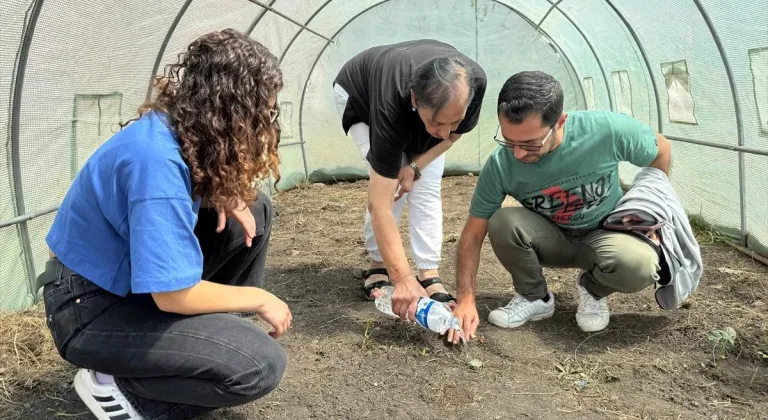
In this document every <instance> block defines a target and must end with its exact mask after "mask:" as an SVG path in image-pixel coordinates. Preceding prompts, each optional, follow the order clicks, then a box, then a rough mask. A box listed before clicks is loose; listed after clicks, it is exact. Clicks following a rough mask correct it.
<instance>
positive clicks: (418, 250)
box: [333, 84, 445, 270]
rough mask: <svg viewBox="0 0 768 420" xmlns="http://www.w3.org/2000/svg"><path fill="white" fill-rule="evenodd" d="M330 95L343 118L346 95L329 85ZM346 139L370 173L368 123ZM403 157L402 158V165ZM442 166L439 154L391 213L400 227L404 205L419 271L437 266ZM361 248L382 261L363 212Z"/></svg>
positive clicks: (355, 127)
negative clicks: (352, 142)
mask: <svg viewBox="0 0 768 420" xmlns="http://www.w3.org/2000/svg"><path fill="white" fill-rule="evenodd" d="M333 96H334V100H335V102H336V110H337V111H338V112H339V117H340V118H341V117H342V116H343V115H344V109H345V108H346V106H347V100H348V99H349V95H348V94H347V92H346V91H345V90H344V89H343V88H342V87H341V86H339V85H336V84H334V85H333ZM349 136H350V137H352V140H353V141H354V142H355V145H356V146H357V148H358V150H359V151H360V158H361V159H362V160H363V161H364V162H365V164H366V166H367V167H368V173H369V174H370V173H371V171H372V169H371V166H370V164H369V163H368V160H367V159H366V156H367V155H368V150H370V148H371V137H370V129H369V127H368V124H365V123H357V124H355V125H353V126H352V127H350V129H349ZM405 160H406V157H405V155H403V162H405ZM444 166H445V155H444V154H443V155H440V156H439V157H438V158H436V159H435V160H433V161H432V163H430V164H429V165H427V166H426V167H425V168H423V169H421V179H419V180H418V181H416V182H414V183H413V190H412V191H411V192H409V193H406V194H404V195H403V196H402V197H401V198H400V199H399V200H398V201H395V203H394V206H393V208H392V213H393V214H394V216H395V221H396V223H397V224H398V225H400V217H401V216H402V214H403V206H404V205H405V202H406V201H407V202H408V220H409V222H410V223H409V233H410V238H411V250H412V251H413V259H414V261H415V262H416V268H418V269H419V270H429V269H436V268H437V267H438V265H439V264H440V252H441V250H442V245H443V203H442V200H441V197H440V185H441V181H442V177H443V168H444ZM363 234H364V239H365V248H366V250H367V251H368V256H369V257H370V258H371V259H372V260H374V261H379V262H381V261H383V258H382V257H381V253H380V252H379V247H378V246H377V245H376V237H375V236H374V233H373V224H372V223H371V213H370V211H368V210H367V206H366V211H365V225H364V227H363Z"/></svg>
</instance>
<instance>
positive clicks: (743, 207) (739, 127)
mask: <svg viewBox="0 0 768 420" xmlns="http://www.w3.org/2000/svg"><path fill="white" fill-rule="evenodd" d="M693 2H694V3H696V7H697V8H698V9H699V12H700V13H701V17H703V18H704V22H705V23H706V24H707V27H708V28H709V32H710V34H711V35H712V39H713V40H714V41H715V45H717V51H718V52H719V53H720V58H721V59H722V60H723V66H725V73H726V74H727V75H728V83H729V84H730V85H731V96H733V108H734V111H735V112H736V132H737V135H738V141H739V143H738V144H739V146H744V121H743V120H742V118H741V103H740V102H739V94H738V91H737V89H736V81H735V79H734V78H733V70H732V69H731V64H730V62H729V61H728V56H727V55H726V54H725V48H723V43H722V42H721V41H720V36H718V34H717V30H716V29H715V25H713V24H712V20H711V19H710V18H709V14H708V13H707V11H706V10H705V9H704V6H702V4H701V0H693ZM745 172H746V170H745V167H744V153H742V152H739V205H740V209H739V210H740V214H741V238H740V239H741V244H742V245H744V246H746V245H747V200H746V190H745V184H746V176H745Z"/></svg>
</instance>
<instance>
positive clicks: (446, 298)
mask: <svg viewBox="0 0 768 420" xmlns="http://www.w3.org/2000/svg"><path fill="white" fill-rule="evenodd" d="M416 280H417V281H418V282H419V284H420V285H421V287H423V288H424V290H427V287H429V286H432V285H433V284H443V282H442V281H440V277H433V278H431V279H424V280H419V278H418V277H416ZM429 298H430V299H432V300H436V301H438V302H440V303H448V302H451V301H453V302H454V303H456V298H455V297H454V296H453V295H451V294H450V293H443V292H436V293H432V295H430V296H429Z"/></svg>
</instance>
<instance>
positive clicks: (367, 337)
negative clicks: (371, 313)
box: [362, 318, 373, 349]
mask: <svg viewBox="0 0 768 420" xmlns="http://www.w3.org/2000/svg"><path fill="white" fill-rule="evenodd" d="M372 329H373V318H368V319H366V320H365V331H364V332H363V346H362V348H363V349H367V348H370V347H371V344H373V339H372V338H371V330H372Z"/></svg>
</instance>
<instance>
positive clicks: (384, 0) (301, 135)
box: [281, 0, 610, 179]
mask: <svg viewBox="0 0 768 420" xmlns="http://www.w3.org/2000/svg"><path fill="white" fill-rule="evenodd" d="M331 1H332V0H329V1H327V2H326V3H325V4H324V5H323V7H325V6H326V5H327V4H328V3H330V2H331ZM389 1H390V0H382V1H380V2H378V3H374V4H372V5H370V6H368V7H367V8H365V9H363V10H362V11H360V12H359V13H357V14H356V15H354V16H353V17H351V18H350V19H349V20H347V21H346V22H345V23H344V24H343V25H341V27H339V29H338V30H336V32H334V34H333V35H331V39H335V38H336V36H337V35H338V34H339V33H341V31H343V30H344V29H345V28H346V27H347V25H349V24H350V23H351V22H353V21H354V20H355V19H357V18H358V17H360V16H361V15H363V14H364V13H366V12H368V11H369V10H371V9H373V8H375V7H378V6H380V5H382V4H384V3H387V2H389ZM493 1H495V2H496V3H499V4H501V5H503V6H505V7H507V8H509V9H510V10H512V11H513V12H515V13H517V14H518V16H520V17H521V18H523V19H524V20H525V21H526V22H528V23H529V24H530V25H531V26H532V27H534V28H537V25H536V24H535V23H534V22H533V21H532V20H530V19H529V18H528V17H527V16H525V15H523V14H522V13H521V12H520V11H518V10H517V9H515V8H514V7H512V6H510V5H508V4H505V3H503V2H501V1H499V0H493ZM318 12H319V10H318ZM316 14H317V13H315V15H316ZM315 15H313V16H312V17H311V18H310V20H311V19H312V18H314V16H315ZM307 23H309V21H308V22H307ZM537 30H538V31H540V32H541V33H542V34H544V35H545V36H546V37H547V39H548V40H549V41H551V42H552V43H553V44H554V45H555V46H556V47H557V49H558V50H559V52H560V53H561V54H562V56H563V57H565V59H566V61H567V62H568V65H569V66H570V67H571V69H572V70H573V72H574V73H576V76H577V77H579V75H578V73H577V72H576V68H575V67H574V66H573V63H572V62H571V60H570V59H569V58H568V55H567V54H565V52H564V51H563V50H562V48H560V46H559V45H558V44H557V42H555V41H554V39H552V37H551V36H549V34H548V33H547V32H546V31H544V30H543V29H541V28H538V29H537ZM296 36H298V34H297V35H296ZM330 44H331V42H330V41H329V42H326V44H325V45H324V46H323V48H322V49H321V50H320V52H318V54H317V56H315V60H314V62H313V63H312V67H310V69H309V72H308V73H307V78H306V79H305V81H304V86H303V88H302V90H301V100H300V102H299V139H300V140H299V141H296V142H292V143H286V144H283V145H281V147H286V146H292V145H296V144H300V145H301V147H302V157H303V158H304V174H305V176H306V177H307V179H309V170H308V168H307V161H306V153H304V143H306V142H305V141H304V124H303V121H304V99H305V97H306V92H307V85H308V84H309V79H310V78H311V77H312V73H313V72H314V71H315V67H316V66H317V63H318V62H319V61H320V57H322V56H323V53H324V52H325V50H326V49H327V48H328V45H330ZM289 48H290V44H289V45H288V47H286V49H285V51H284V52H283V56H285V55H286V54H287V52H288V49H289ZM281 59H282V57H281ZM579 87H580V88H581V95H582V98H583V100H584V103H586V96H585V95H584V88H583V87H582V86H581V84H580V83H579ZM609 96H610V92H609Z"/></svg>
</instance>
